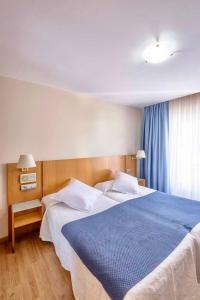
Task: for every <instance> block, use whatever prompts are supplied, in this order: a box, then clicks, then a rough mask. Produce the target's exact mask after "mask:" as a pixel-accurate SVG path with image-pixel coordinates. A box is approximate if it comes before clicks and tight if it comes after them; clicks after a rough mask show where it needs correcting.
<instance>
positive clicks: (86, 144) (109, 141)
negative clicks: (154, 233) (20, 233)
mask: <svg viewBox="0 0 200 300" xmlns="http://www.w3.org/2000/svg"><path fill="white" fill-rule="evenodd" d="M141 114H142V112H141V110H139V109H134V108H130V107H127V106H122V105H114V104H111V103H107V102H104V101H99V100H95V99H92V98H90V97H86V96H83V95H80V94H78V93H69V92H65V91H60V90H57V89H53V88H50V87H46V86H41V85H36V84H32V83H27V82H23V81H18V80H13V79H8V78H3V77H0V237H2V236H5V235H6V234H7V207H6V169H5V164H6V163H7V162H16V161H17V159H18V156H19V154H20V153H32V154H33V155H34V158H35V159H36V160H47V159H63V158H69V157H87V156H103V155H113V154H127V153H134V152H135V151H136V150H137V149H138V147H139V141H140V130H141Z"/></svg>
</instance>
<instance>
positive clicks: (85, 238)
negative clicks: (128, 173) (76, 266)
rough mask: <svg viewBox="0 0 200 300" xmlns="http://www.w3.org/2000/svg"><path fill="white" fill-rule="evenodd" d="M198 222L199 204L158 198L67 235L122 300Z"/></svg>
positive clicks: (111, 212)
mask: <svg viewBox="0 0 200 300" xmlns="http://www.w3.org/2000/svg"><path fill="white" fill-rule="evenodd" d="M199 222H200V203H199V202H196V201H192V200H187V199H183V198H179V197H174V196H169V195H167V194H164V193H160V192H155V193H152V194H149V195H147V196H144V197H141V198H137V199H133V200H129V201H126V202H124V203H121V204H118V205H116V206H114V207H111V208H110V209H108V210H106V211H103V212H101V213H98V214H96V215H93V216H90V217H87V218H83V219H80V220H77V221H73V222H70V223H68V224H65V225H64V226H63V228H62V233H63V235H64V236H65V238H66V239H67V240H68V241H69V243H70V245H71V246H72V247H73V249H74V250H75V252H76V253H77V254H78V256H79V257H80V259H81V260H82V262H83V263H84V264H85V265H86V266H87V268H88V269H89V270H90V271H91V272H92V273H93V274H94V275H95V277H97V278H98V279H99V281H100V282H101V283H102V285H103V287H104V289H105V290H106V291H107V293H108V294H109V296H110V297H111V298H112V299H114V300H118V299H123V297H124V296H125V294H126V293H127V292H128V291H129V289H131V288H132V287H133V286H134V285H135V284H136V283H138V282H139V281H140V280H142V279H143V278H144V277H145V276H146V275H148V274H149V273H150V272H152V271H153V270H154V269H155V268H156V267H157V266H158V265H159V264H160V263H161V262H162V261H163V260H164V259H165V258H166V257H167V256H168V255H169V254H170V253H171V252H172V251H173V250H174V249H175V247H176V246H177V245H178V244H179V243H180V242H181V240H182V239H183V238H184V237H185V235H186V234H187V233H188V232H189V231H190V230H191V229H192V228H193V227H194V226H195V225H196V224H197V223H199Z"/></svg>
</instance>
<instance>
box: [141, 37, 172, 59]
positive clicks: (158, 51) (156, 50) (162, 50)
mask: <svg viewBox="0 0 200 300" xmlns="http://www.w3.org/2000/svg"><path fill="white" fill-rule="evenodd" d="M173 54H174V52H173V50H172V48H171V47H170V45H169V44H167V43H159V42H157V43H156V44H154V45H151V46H149V47H148V48H147V49H146V50H145V52H144V59H145V61H146V62H147V63H152V64H155V63H160V62H163V61H164V60H166V59H168V58H169V57H170V56H172V55H173Z"/></svg>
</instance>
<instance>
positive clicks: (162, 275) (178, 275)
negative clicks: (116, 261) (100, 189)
mask: <svg viewBox="0 0 200 300" xmlns="http://www.w3.org/2000/svg"><path fill="white" fill-rule="evenodd" d="M142 190H143V192H144V193H146V194H148V193H149V192H152V191H153V190H151V191H149V190H148V189H146V190H145V188H142ZM115 194H116V193H115ZM117 194H119V193H117ZM125 195H126V196H127V197H129V199H133V198H137V197H141V196H142V195H141V194H139V195H134V197H133V195H127V194H125ZM117 197H118V199H119V195H118V196H117ZM120 197H121V199H123V200H121V201H119V202H122V201H126V200H129V199H127V198H126V200H125V198H124V197H125V196H124V194H123V195H122V194H121V195H120ZM43 201H44V203H45V205H46V206H47V209H46V212H45V215H44V218H43V222H42V226H41V231H40V237H41V239H42V240H44V241H51V242H53V244H54V246H55V251H56V254H57V256H58V257H59V259H60V262H61V264H62V266H63V267H64V268H65V269H66V270H68V271H70V272H71V279H72V286H73V291H74V295H75V298H76V299H77V300H108V299H110V297H109V296H108V294H107V293H106V291H105V290H104V288H103V287H102V285H101V283H100V282H99V280H98V279H97V278H96V277H95V276H94V275H93V274H92V273H91V272H90V271H89V270H88V269H87V267H86V266H85V265H84V264H83V263H82V262H81V260H80V258H79V257H78V255H77V254H76V253H75V251H74V250H73V248H72V247H71V246H70V244H69V243H68V242H67V240H66V239H65V238H64V236H63V235H62V233H61V228H62V226H63V225H64V224H66V223H68V222H71V221H73V220H77V219H80V218H84V217H86V216H89V215H92V214H95V213H98V212H100V211H103V210H105V209H108V208H109V207H112V206H114V205H117V204H118V202H117V201H114V200H112V199H111V198H108V197H106V196H104V195H102V196H101V197H100V198H99V201H98V202H97V204H96V205H95V208H94V210H93V211H92V212H90V213H86V212H80V211H77V210H74V209H71V208H69V207H67V206H66V205H65V204H62V203H56V202H55V201H54V202H52V200H50V199H49V197H44V200H43ZM199 237H200V226H196V227H195V230H194V234H193V235H192V234H188V235H187V236H186V237H185V239H184V240H183V241H182V242H181V243H180V245H179V246H178V247H177V248H176V249H175V250H174V251H173V252H172V253H171V254H170V256H169V257H168V258H166V259H165V260H164V261H163V263H161V264H160V265H159V266H158V267H157V268H156V269H155V270H154V271H153V272H152V273H150V274H149V275H148V276H146V277H145V278H144V279H143V280H141V281H140V282H139V283H138V284H137V285H135V286H134V287H133V288H132V289H131V290H129V292H128V293H127V294H126V296H125V297H124V299H125V300H199V299H200V286H199V283H198V280H197V278H198V275H199V274H200V238H199ZM183 274H185V276H184V277H183Z"/></svg>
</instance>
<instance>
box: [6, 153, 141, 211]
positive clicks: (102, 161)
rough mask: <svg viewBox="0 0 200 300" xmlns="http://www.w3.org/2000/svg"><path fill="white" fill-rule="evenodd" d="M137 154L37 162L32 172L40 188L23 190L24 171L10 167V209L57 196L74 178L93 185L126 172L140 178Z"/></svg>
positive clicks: (8, 175)
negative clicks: (50, 194) (21, 185)
mask: <svg viewBox="0 0 200 300" xmlns="http://www.w3.org/2000/svg"><path fill="white" fill-rule="evenodd" d="M134 157H135V155H115V156H103V157H89V158H77V159H64V160H48V161H37V162H36V165H37V166H36V168H35V169H33V170H31V171H30V172H36V173H37V188H36V189H34V190H28V191H21V190H20V182H19V176H20V170H18V169H17V164H16V163H9V164H7V200H8V206H10V205H12V204H13V203H17V202H21V201H26V200H32V199H36V198H42V196H43V195H47V194H49V193H53V192H55V191H57V190H59V189H60V188H62V186H63V185H64V184H65V182H66V181H67V180H68V179H69V178H70V177H74V178H77V179H79V180H81V181H83V182H85V183H87V184H89V185H94V184H96V183H97V182H101V181H104V180H109V179H112V178H113V175H114V172H115V171H117V170H121V171H124V172H125V171H126V172H127V173H129V174H131V175H133V176H136V174H137V164H136V160H135V159H133V158H134Z"/></svg>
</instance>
